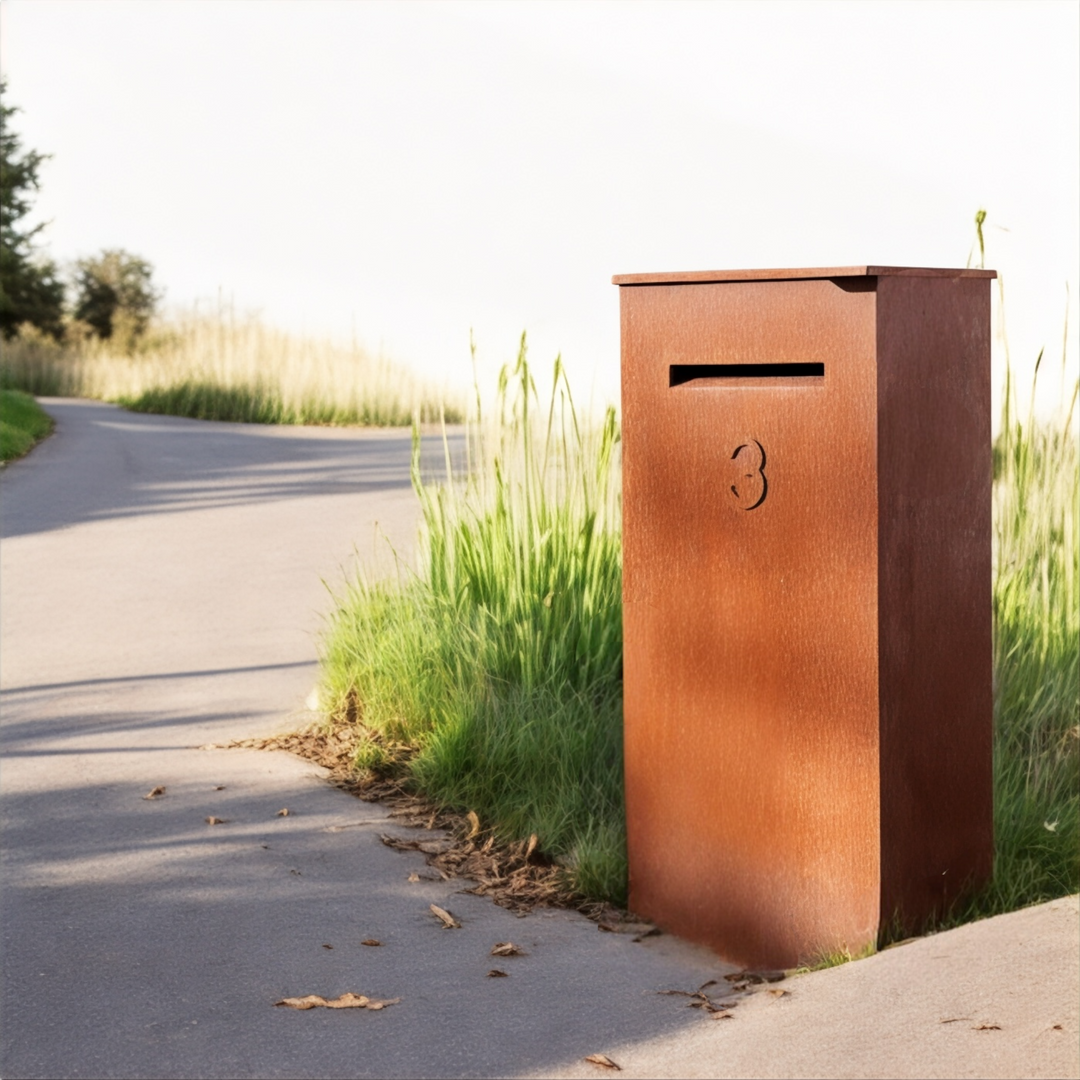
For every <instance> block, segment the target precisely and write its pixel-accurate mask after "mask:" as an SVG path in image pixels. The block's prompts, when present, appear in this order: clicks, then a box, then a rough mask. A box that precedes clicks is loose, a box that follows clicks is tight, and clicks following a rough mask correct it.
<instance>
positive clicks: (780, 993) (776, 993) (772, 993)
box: [765, 987, 791, 998]
mask: <svg viewBox="0 0 1080 1080" xmlns="http://www.w3.org/2000/svg"><path fill="white" fill-rule="evenodd" d="M765 993H766V994H768V995H769V997H778V998H780V997H788V996H789V995H790V993H791V991H790V990H779V989H777V988H776V987H773V988H771V989H769V990H766V991H765Z"/></svg>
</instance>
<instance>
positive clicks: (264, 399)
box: [0, 310, 462, 425]
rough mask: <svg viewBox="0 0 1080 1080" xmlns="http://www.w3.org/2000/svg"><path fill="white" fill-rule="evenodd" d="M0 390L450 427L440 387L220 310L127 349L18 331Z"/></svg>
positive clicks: (275, 418)
mask: <svg viewBox="0 0 1080 1080" xmlns="http://www.w3.org/2000/svg"><path fill="white" fill-rule="evenodd" d="M0 386H3V387H4V388H8V389H17V390H24V391H26V392H27V393H30V394H34V395H36V396H41V395H48V396H63V397H89V398H98V399H100V400H102V401H115V402H119V403H122V404H125V405H127V406H129V407H132V408H137V409H138V408H141V409H143V410H144V411H153V412H169V413H174V414H179V415H188V416H199V417H204V418H213V419H223V420H224V419H235V420H256V421H261V422H269V423H307V424H373V425H396V424H408V423H409V422H410V421H411V420H412V419H413V417H414V416H416V415H419V417H420V419H421V420H437V419H439V416H440V412H441V410H442V409H443V408H444V407H445V410H446V419H447V420H450V421H454V420H457V419H460V417H461V415H462V410H461V408H460V405H459V403H458V402H457V400H456V398H454V397H453V396H451V395H449V394H448V393H447V392H446V390H445V388H440V387H434V386H431V385H429V384H428V383H426V382H424V381H423V380H421V379H420V378H418V377H416V376H415V375H413V374H412V373H411V372H409V371H408V370H407V369H405V368H403V367H401V366H400V365H397V364H394V363H392V362H391V361H389V360H387V359H385V358H382V357H372V356H371V355H369V354H368V353H367V352H365V351H364V350H363V349H361V348H359V347H356V346H352V347H349V346H343V345H340V344H338V343H336V342H334V341H331V340H329V339H325V338H324V339H317V338H308V337H298V336H296V335H294V334H289V333H286V332H285V331H282V330H277V329H274V328H273V327H269V326H267V325H265V324H264V323H263V322H261V321H260V320H259V319H257V318H253V317H246V318H245V317H237V316H236V315H235V314H233V313H231V312H229V311H227V310H222V311H219V312H217V313H215V314H211V315H205V314H200V313H199V312H198V311H193V312H189V313H186V314H180V315H178V316H175V317H174V318H172V319H171V320H170V321H169V322H167V323H165V324H163V325H161V326H159V327H156V328H155V329H154V330H153V331H152V332H151V333H150V334H149V335H148V336H147V337H146V338H144V339H142V340H141V341H139V342H138V343H137V344H136V345H135V346H132V347H129V348H127V349H125V348H123V347H121V345H119V344H117V343H113V342H112V341H111V340H109V341H100V340H98V339H96V338H93V337H83V338H82V339H81V340H80V339H78V338H77V336H75V340H72V341H70V342H67V343H65V344H62V345H61V344H57V343H56V342H53V341H52V340H51V339H49V338H45V337H43V336H42V335H40V334H38V333H36V332H35V331H33V330H32V329H31V328H26V329H24V330H23V332H21V333H20V335H19V336H18V337H17V338H15V339H14V340H12V341H10V342H6V343H5V345H4V350H3V359H2V361H0Z"/></svg>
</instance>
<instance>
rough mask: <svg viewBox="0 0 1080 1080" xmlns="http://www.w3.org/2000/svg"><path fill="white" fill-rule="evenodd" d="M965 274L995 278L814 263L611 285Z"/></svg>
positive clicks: (637, 277)
mask: <svg viewBox="0 0 1080 1080" xmlns="http://www.w3.org/2000/svg"><path fill="white" fill-rule="evenodd" d="M850 277H949V278H956V277H967V278H995V277H997V271H996V270H971V269H968V270H949V269H945V268H943V267H936V266H818V267H803V268H802V269H792V268H790V267H787V268H784V269H779V270H777V269H773V270H676V271H668V272H664V273H659V274H616V275H615V276H614V277H613V278H612V279H611V280H612V282H613V283H614V284H615V285H662V284H668V285H672V284H677V283H680V282H683V283H688V282H697V283H702V282H712V281H788V280H794V279H799V278H830V279H834V278H850Z"/></svg>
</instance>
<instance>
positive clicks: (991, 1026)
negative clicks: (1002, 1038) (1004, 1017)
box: [971, 1024, 1001, 1031]
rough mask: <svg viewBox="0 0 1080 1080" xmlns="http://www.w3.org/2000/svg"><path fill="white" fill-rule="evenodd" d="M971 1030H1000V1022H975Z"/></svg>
mask: <svg viewBox="0 0 1080 1080" xmlns="http://www.w3.org/2000/svg"><path fill="white" fill-rule="evenodd" d="M971 1030H972V1031H1000V1030H1001V1025H1000V1024H976V1025H975V1026H974V1027H973V1028H972V1029H971Z"/></svg>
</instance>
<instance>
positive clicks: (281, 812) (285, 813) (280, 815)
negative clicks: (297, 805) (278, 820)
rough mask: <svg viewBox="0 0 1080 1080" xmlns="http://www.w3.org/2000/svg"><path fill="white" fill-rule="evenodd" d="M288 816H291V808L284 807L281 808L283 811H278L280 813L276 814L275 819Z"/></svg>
mask: <svg viewBox="0 0 1080 1080" xmlns="http://www.w3.org/2000/svg"><path fill="white" fill-rule="evenodd" d="M288 816H289V808H288V807H287V806H283V807H282V808H281V809H280V810H279V811H278V812H277V813H276V814H275V815H274V817H288Z"/></svg>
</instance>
